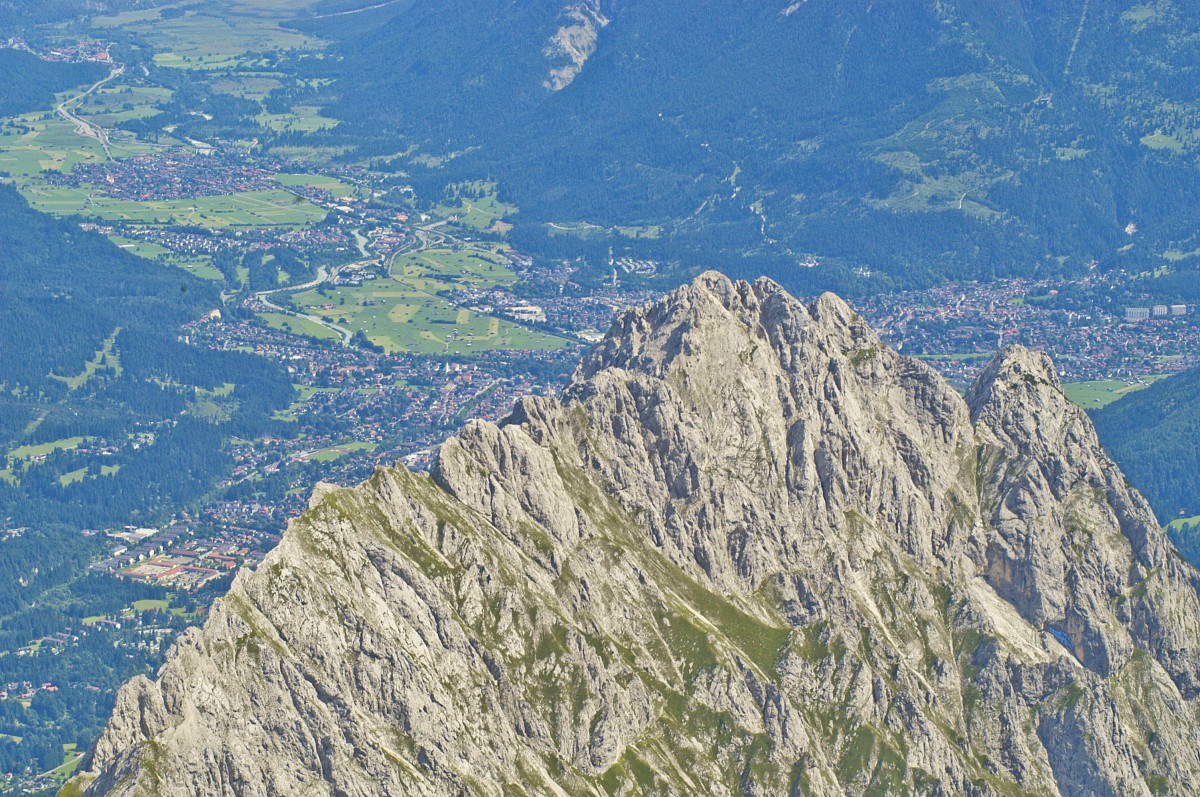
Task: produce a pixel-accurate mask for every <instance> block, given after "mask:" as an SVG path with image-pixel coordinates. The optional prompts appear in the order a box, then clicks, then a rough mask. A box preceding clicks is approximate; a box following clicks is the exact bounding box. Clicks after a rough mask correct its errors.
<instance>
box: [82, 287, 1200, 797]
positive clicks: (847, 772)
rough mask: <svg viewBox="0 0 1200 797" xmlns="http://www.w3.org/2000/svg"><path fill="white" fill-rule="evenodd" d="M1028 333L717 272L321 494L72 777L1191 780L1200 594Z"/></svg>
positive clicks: (381, 781)
mask: <svg viewBox="0 0 1200 797" xmlns="http://www.w3.org/2000/svg"><path fill="white" fill-rule="evenodd" d="M1197 583H1198V579H1197V574H1196V573H1195V571H1193V570H1192V569H1191V568H1190V567H1188V566H1187V565H1186V564H1184V563H1183V562H1182V560H1181V559H1180V558H1179V557H1178V556H1177V555H1176V554H1175V553H1174V551H1173V549H1172V548H1171V546H1170V545H1169V543H1168V542H1167V540H1166V537H1165V535H1164V533H1163V532H1162V530H1161V529H1160V528H1159V527H1158V526H1157V525H1156V524H1155V521H1154V518H1153V515H1152V514H1151V512H1150V510H1149V508H1148V507H1147V505H1146V503H1145V501H1144V500H1143V499H1142V498H1141V496H1140V495H1138V494H1137V493H1136V492H1135V491H1133V490H1132V489H1130V488H1129V487H1128V486H1127V485H1126V483H1125V481H1124V479H1123V477H1122V476H1121V474H1120V472H1119V471H1118V470H1117V468H1116V467H1115V466H1114V465H1113V464H1112V462H1111V461H1110V460H1109V459H1108V457H1107V456H1106V455H1105V454H1104V452H1103V451H1102V450H1101V449H1100V447H1099V444H1098V443H1097V441H1096V437H1095V434H1094V433H1093V431H1092V428H1091V424H1090V422H1089V420H1088V418H1087V416H1086V415H1085V414H1084V413H1083V412H1082V411H1080V410H1079V409H1078V408H1076V407H1074V406H1073V405H1072V404H1070V403H1069V402H1067V400H1066V399H1065V398H1064V397H1063V394H1062V389H1061V385H1060V384H1059V382H1058V379H1057V377H1056V376H1055V373H1054V369H1053V367H1052V365H1051V363H1050V362H1049V360H1048V358H1046V357H1045V355H1041V354H1036V353H1032V352H1029V351H1026V350H1024V349H1021V348H1012V349H1008V350H1006V351H1004V352H1002V353H1001V354H1000V355H999V356H998V357H997V359H996V361H995V362H993V363H992V365H991V366H990V367H989V368H988V369H987V371H986V372H985V373H984V374H983V376H982V377H981V378H980V380H979V381H978V383H977V384H976V385H975V386H974V387H973V388H972V389H971V391H970V392H969V393H968V395H967V397H966V399H965V400H964V399H963V398H961V397H960V396H959V395H958V394H957V393H955V392H954V390H953V389H951V388H950V387H949V385H947V384H946V383H945V382H944V381H943V380H942V379H941V378H940V377H939V376H938V375H937V374H936V373H935V372H934V371H932V370H931V369H929V368H928V367H926V366H925V365H923V364H922V363H919V362H916V361H913V360H908V359H905V358H902V357H900V356H899V355H897V354H896V353H895V352H894V351H892V350H891V349H889V348H888V347H887V346H885V345H884V344H883V343H882V342H881V341H880V340H879V339H878V337H876V335H875V334H874V333H873V332H872V331H871V330H870V329H869V328H868V327H867V326H866V325H865V324H864V323H863V322H862V321H861V319H859V318H858V317H857V316H856V315H855V314H854V313H853V312H852V311H851V310H850V309H849V308H848V307H847V306H846V305H845V304H844V303H843V302H842V301H841V300H839V299H837V298H836V297H834V296H832V295H826V296H823V297H821V298H820V299H818V300H817V301H816V302H814V303H813V304H811V305H809V306H804V305H803V304H801V303H799V302H797V301H796V300H795V299H793V298H791V297H790V296H788V295H787V294H786V293H784V292H783V290H782V289H780V288H779V287H778V286H777V285H775V284H774V283H771V282H769V281H766V280H762V281H759V282H757V283H754V284H748V283H744V282H738V283H733V282H730V281H729V280H727V279H726V278H724V277H722V276H720V275H718V274H713V273H708V274H705V275H702V276H701V277H699V278H698V279H697V280H696V281H695V282H694V283H692V284H691V285H688V286H684V287H682V288H680V289H678V290H677V291H675V292H674V293H672V294H670V295H669V296H667V297H666V298H664V299H663V300H661V301H659V302H657V303H655V304H653V305H650V306H648V307H646V308H643V309H639V310H634V311H631V312H628V313H626V314H624V315H623V316H621V318H620V319H618V321H617V322H616V323H615V324H614V326H613V329H612V331H611V332H610V334H609V336H608V337H607V338H606V339H605V341H604V342H603V343H601V344H600V345H599V346H598V347H597V348H596V349H595V351H594V352H593V353H592V354H591V355H590V356H589V357H588V358H587V359H586V360H585V361H584V362H583V363H582V364H581V365H580V367H579V369H578V371H577V373H576V374H575V377H574V378H573V380H572V382H571V384H570V386H569V387H568V388H567V390H566V391H565V394H564V395H563V397H562V398H561V399H560V400H550V399H541V398H531V399H525V400H523V401H521V402H520V403H519V404H518V405H517V406H516V408H515V409H514V411H513V414H512V415H511V416H510V417H509V418H508V419H506V420H505V421H504V422H502V423H500V424H499V425H496V424H491V423H483V422H473V423H470V424H468V425H467V426H466V427H465V428H464V429H463V430H462V432H461V433H460V434H459V435H458V436H457V437H454V438H452V439H450V440H449V441H447V442H446V443H445V444H444V445H443V447H442V449H441V455H440V458H439V464H438V466H437V468H436V471H435V473H434V474H433V476H432V477H426V476H421V475H416V474H413V473H409V472H407V471H405V470H403V469H380V470H379V471H377V472H376V474H375V475H374V476H373V477H372V478H371V479H370V480H368V481H367V482H365V483H364V484H362V485H360V486H358V487H356V488H354V489H350V490H329V489H323V491H322V494H321V495H319V496H318V497H316V498H315V499H314V502H313V506H312V508H311V509H310V510H309V511H308V512H307V513H306V514H305V515H303V516H302V517H301V518H299V519H297V520H295V521H294V522H293V523H292V524H291V526H290V527H289V529H288V531H287V533H286V535H285V536H284V539H283V542H282V543H281V544H280V545H279V547H278V548H277V549H276V550H275V551H274V552H272V553H271V555H270V556H268V558H267V560H266V561H265V562H264V563H263V564H262V565H261V566H260V567H259V568H258V570H257V571H256V572H253V573H250V572H244V573H242V574H240V575H239V576H238V578H237V580H236V581H235V582H234V585H233V588H232V589H231V591H230V593H229V595H228V596H227V597H226V598H224V599H222V600H221V601H219V602H218V603H217V605H216V606H214V609H213V611H212V615H211V617H210V619H209V621H208V622H207V624H206V625H205V627H204V628H203V630H192V631H190V632H188V633H187V634H185V635H184V636H183V637H182V638H181V639H180V640H179V642H178V643H177V644H176V646H175V648H174V650H173V652H172V654H171V655H170V657H169V660H168V661H167V663H166V664H165V665H164V666H163V668H162V670H161V671H160V673H159V674H158V678H157V680H156V681H153V682H152V681H149V680H146V679H135V680H134V681H132V682H130V683H129V684H127V685H126V686H125V687H124V688H123V689H122V691H121V693H120V696H119V699H118V704H117V708H116V710H115V712H114V715H113V718H112V721H111V724H110V725H109V727H108V729H107V731H106V732H105V733H104V736H103V737H102V738H101V740H100V742H99V744H98V745H97V748H96V750H95V753H94V754H93V756H92V757H91V759H90V761H89V762H88V767H87V771H85V772H84V773H82V774H81V775H79V776H78V777H77V778H76V780H75V781H73V782H72V783H71V784H70V785H69V786H68V787H67V789H68V792H67V793H70V794H81V793H82V794H87V795H103V794H107V795H139V794H144V795H164V796H166V795H171V796H174V795H239V796H241V795H278V794H303V795H355V796H356V795H379V794H386V795H400V794H405V795H409V794H412V795H431V796H433V795H438V796H441V795H462V794H472V795H511V794H526V795H535V794H537V795H564V794H570V795H577V794H595V795H600V794H622V795H625V794H661V795H683V794H711V795H735V794H736V795H742V794H744V795H779V794H806V795H830V796H831V797H832V795H847V794H851V795H865V794H908V793H920V794H934V795H951V794H967V795H1017V794H1028V795H1093V794H1096V795H1106V794H1112V795H1155V794H1194V793H1200V753H1198V752H1197V745H1196V742H1195V740H1196V739H1197V738H1198V733H1200V710H1198V709H1200V699H1198V688H1200V680H1198V679H1200V597H1198V592H1197Z"/></svg>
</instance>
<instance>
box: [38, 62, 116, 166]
mask: <svg viewBox="0 0 1200 797" xmlns="http://www.w3.org/2000/svg"><path fill="white" fill-rule="evenodd" d="M124 72H125V67H124V66H117V67H113V70H112V71H111V72H109V73H108V77H106V78H103V79H102V80H98V81H96V82H95V83H93V84H92V85H91V86H90V87H89V88H88V89H87V91H85V92H83V93H82V94H79V95H76V96H74V97H71V98H69V99H66V100H63V101H62V102H60V103H59V104H58V105H57V106H56V107H55V108H54V110H55V111H57V112H58V115H59V116H61V117H62V118H63V119H66V120H67V121H68V122H71V123H72V124H74V125H75V132H76V133H77V134H78V135H81V136H83V137H84V138H94V139H96V140H97V141H99V142H100V146H101V147H103V148H104V155H105V156H106V157H109V158H111V157H112V150H111V149H110V147H109V141H108V133H105V132H104V128H103V127H101V126H100V125H97V124H93V123H92V122H89V121H88V120H86V119H84V118H83V117H82V116H76V115H75V114H74V113H72V112H71V111H70V110H68V109H67V106H68V105H74V104H77V103H81V102H83V100H84V98H85V97H87V96H88V95H89V94H91V93H92V92H94V91H95V90H96V89H98V88H100V87H101V86H103V85H104V84H105V83H108V82H109V81H111V80H114V79H116V78H117V77H119V76H120V75H122V74H124ZM76 107H78V106H77V105H76Z"/></svg>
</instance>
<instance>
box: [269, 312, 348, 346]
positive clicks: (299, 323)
mask: <svg viewBox="0 0 1200 797" xmlns="http://www.w3.org/2000/svg"><path fill="white" fill-rule="evenodd" d="M258 317H259V318H261V319H262V320H263V322H264V323H266V325H267V326H269V327H270V328H271V329H278V330H281V331H284V332H291V333H293V334H296V335H304V336H306V337H309V338H316V339H317V340H334V341H336V340H340V339H341V336H340V335H338V333H336V332H334V331H333V330H332V329H330V328H329V327H323V326H321V325H320V324H317V323H314V322H312V321H309V320H308V319H307V318H297V317H296V316H290V315H285V314H283V313H259V314H258Z"/></svg>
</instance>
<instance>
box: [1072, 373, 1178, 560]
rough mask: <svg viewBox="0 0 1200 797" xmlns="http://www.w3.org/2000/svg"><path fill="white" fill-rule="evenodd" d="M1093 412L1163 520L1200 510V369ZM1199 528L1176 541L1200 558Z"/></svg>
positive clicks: (1103, 436)
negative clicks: (1185, 538) (1187, 537)
mask: <svg viewBox="0 0 1200 797" xmlns="http://www.w3.org/2000/svg"><path fill="white" fill-rule="evenodd" d="M1091 415H1092V419H1093V420H1094V421H1095V424H1096V431H1097V432H1098V433H1099V435H1100V442H1101V443H1103V444H1104V448H1105V449H1106V450H1107V451H1108V452H1109V454H1111V455H1112V458H1113V459H1114V460H1116V462H1117V464H1118V465H1120V466H1121V470H1123V471H1124V472H1125V475H1126V476H1127V477H1128V478H1129V480H1130V481H1131V482H1133V484H1134V486H1135V487H1137V488H1138V489H1139V490H1141V491H1142V494H1143V495H1145V496H1146V498H1147V499H1148V500H1149V501H1150V504H1151V506H1153V507H1154V511H1155V512H1156V513H1157V514H1158V517H1159V520H1161V521H1162V522H1163V523H1167V522H1170V521H1171V520H1174V519H1175V518H1178V517H1192V516H1195V515H1200V445H1198V443H1200V369H1193V370H1191V371H1186V372H1184V373H1182V374H1179V375H1178V376H1173V377H1171V378H1170V379H1164V380H1162V381H1160V382H1155V383H1154V384H1153V385H1151V386H1150V387H1148V388H1146V389H1145V390H1139V391H1137V392H1136V393H1131V394H1129V395H1128V396H1125V397H1124V398H1122V399H1120V400H1118V401H1115V402H1113V403H1112V404H1109V405H1108V406H1107V407H1104V408H1102V409H1098V410H1093V411H1092V412H1091ZM1197 532H1200V529H1196V530H1193V531H1192V532H1191V533H1190V535H1189V539H1187V540H1184V539H1183V538H1180V539H1177V540H1176V543H1177V544H1178V545H1179V546H1180V548H1181V550H1184V551H1185V552H1186V553H1188V554H1189V555H1190V557H1191V558H1192V561H1194V562H1200V544H1198V541H1197V539H1196V537H1197V536H1200V535H1198V534H1197ZM1176 536H1178V535H1176Z"/></svg>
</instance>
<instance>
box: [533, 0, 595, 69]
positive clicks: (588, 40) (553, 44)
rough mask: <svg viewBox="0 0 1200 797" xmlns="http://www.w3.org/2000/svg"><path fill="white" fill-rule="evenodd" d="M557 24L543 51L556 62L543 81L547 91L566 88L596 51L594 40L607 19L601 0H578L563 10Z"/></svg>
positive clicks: (543, 53)
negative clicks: (556, 28) (601, 6)
mask: <svg viewBox="0 0 1200 797" xmlns="http://www.w3.org/2000/svg"><path fill="white" fill-rule="evenodd" d="M559 23H560V24H559V27H558V30H556V31H555V32H554V35H553V36H551V37H550V41H549V42H547V43H546V47H545V49H544V50H543V52H542V55H544V56H545V57H546V58H547V59H549V60H550V61H551V62H552V63H554V64H557V65H556V66H554V67H552V68H551V69H550V73H549V74H548V75H547V76H546V79H545V80H544V81H543V83H542V85H543V86H544V87H545V88H547V89H549V90H550V91H561V90H562V89H565V88H566V87H567V86H569V85H571V82H572V81H574V80H575V78H576V77H577V76H578V75H579V73H580V72H582V71H583V65H584V64H586V63H587V60H588V59H589V58H591V57H592V53H594V52H595V51H596V40H597V39H598V38H599V36H600V29H601V28H603V27H604V26H605V25H607V24H608V18H607V17H606V16H604V12H603V11H602V10H601V8H600V0H579V2H574V3H571V4H569V5H567V6H566V7H565V8H564V9H563V11H562V14H561V16H560V19H559Z"/></svg>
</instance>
